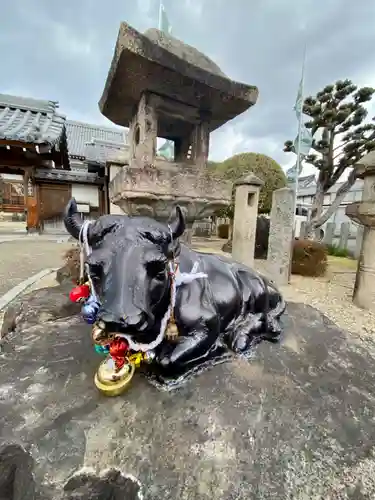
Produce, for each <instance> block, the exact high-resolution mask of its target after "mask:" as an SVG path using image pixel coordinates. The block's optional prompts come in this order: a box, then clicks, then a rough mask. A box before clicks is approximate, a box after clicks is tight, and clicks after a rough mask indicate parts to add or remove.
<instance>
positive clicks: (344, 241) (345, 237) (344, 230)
mask: <svg viewBox="0 0 375 500" xmlns="http://www.w3.org/2000/svg"><path fill="white" fill-rule="evenodd" d="M349 236H350V222H343V223H342V224H341V227H340V240H339V248H345V249H346V248H347V247H348V241H349Z"/></svg>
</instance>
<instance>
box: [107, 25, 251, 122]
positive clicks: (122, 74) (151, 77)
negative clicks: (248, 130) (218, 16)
mask: <svg viewBox="0 0 375 500" xmlns="http://www.w3.org/2000/svg"><path fill="white" fill-rule="evenodd" d="M154 34H155V33H154ZM154 34H153V33H151V34H150V33H149V36H147V34H141V33H139V32H138V31H137V30H135V29H134V28H132V27H131V26H129V25H128V24H127V23H125V22H122V23H121V25H120V29H119V33H118V37H117V41H116V46H115V50H114V54H113V59H112V63H111V67H110V70H109V73H108V77H107V81H106V84H105V87H104V90H103V94H102V97H101V99H100V101H99V108H100V111H101V112H102V113H103V115H104V116H106V117H107V118H108V119H109V120H111V121H112V122H114V123H116V124H117V125H121V126H125V127H127V126H129V123H130V120H131V118H132V116H133V113H134V106H135V105H136V104H137V103H138V102H139V100H140V98H141V95H142V93H144V92H145V91H148V92H152V93H155V94H158V95H161V96H169V97H170V98H171V99H174V100H176V101H179V102H182V103H184V104H187V105H189V106H192V107H194V108H198V109H201V110H202V112H203V111H204V112H205V113H207V112H208V113H209V115H210V120H209V123H210V126H209V131H213V130H215V129H216V128H218V127H220V126H221V125H223V124H224V123H225V122H227V121H228V120H230V119H232V118H234V117H235V116H237V115H239V114H241V113H243V112H244V111H246V110H247V109H248V108H249V107H251V106H253V105H254V104H255V103H256V101H257V98H258V89H257V88H256V87H254V86H251V85H246V84H244V83H238V82H235V81H233V80H230V79H229V78H227V77H226V76H225V75H223V74H221V72H219V70H218V68H217V66H216V65H214V63H212V61H211V64H208V62H207V61H208V58H207V57H206V56H204V54H201V53H200V52H199V51H197V50H196V49H194V48H193V47H190V46H187V45H186V44H184V43H183V42H181V41H179V40H177V39H175V38H173V37H170V38H171V41H170V43H169V44H168V43H167V44H166V43H164V42H160V43H159V42H158V39H159V36H156V37H155V36H154ZM166 36H167V35H165V34H162V33H160V37H163V40H165V38H166ZM194 51H195V52H194ZM186 54H187V55H186ZM197 54H199V57H198V55H197Z"/></svg>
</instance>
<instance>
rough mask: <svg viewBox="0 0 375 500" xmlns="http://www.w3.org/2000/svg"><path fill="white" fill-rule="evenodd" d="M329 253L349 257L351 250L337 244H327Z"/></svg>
mask: <svg viewBox="0 0 375 500" xmlns="http://www.w3.org/2000/svg"><path fill="white" fill-rule="evenodd" d="M327 251H328V255H333V256H334V257H349V256H350V252H349V250H348V249H347V248H340V247H339V246H336V245H327Z"/></svg>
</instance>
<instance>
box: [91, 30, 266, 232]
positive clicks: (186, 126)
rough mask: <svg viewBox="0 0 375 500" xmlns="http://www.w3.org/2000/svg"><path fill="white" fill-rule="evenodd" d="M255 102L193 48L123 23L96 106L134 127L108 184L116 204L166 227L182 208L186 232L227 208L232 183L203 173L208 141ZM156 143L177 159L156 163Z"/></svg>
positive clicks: (247, 89) (252, 92)
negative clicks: (162, 142) (125, 157)
mask: <svg viewBox="0 0 375 500" xmlns="http://www.w3.org/2000/svg"><path fill="white" fill-rule="evenodd" d="M257 97H258V90H257V88H256V87H254V86H249V85H245V84H242V83H237V82H234V81H232V80H230V79H229V78H228V77H227V76H226V75H225V74H224V73H223V72H222V71H221V70H220V68H218V66H217V65H216V64H215V63H213V62H212V61H211V60H210V59H209V58H208V57H206V56H205V55H204V54H202V53H201V52H199V51H198V50H196V49H195V48H193V47H191V46H189V45H186V44H184V43H183V42H181V41H179V40H177V39H175V38H173V37H171V36H170V35H166V34H164V33H162V32H161V31H159V30H156V29H150V30H147V31H146V32H145V33H144V34H141V33H139V32H138V31H136V30H135V29H133V28H132V27H131V26H129V25H128V24H126V23H121V26H120V30H119V34H118V38H117V42H116V47H115V52H114V56H113V59H112V63H111V67H110V70H109V73H108V77H107V81H106V84H105V88H104V91H103V95H102V97H101V99H100V102H99V107H100V110H101V112H102V113H103V115H104V116H106V117H107V118H108V119H110V120H111V121H112V122H114V123H116V124H117V125H121V126H125V127H126V126H129V146H130V150H129V165H124V166H123V167H122V168H121V169H120V171H119V172H118V173H117V175H116V176H115V177H114V178H113V180H112V181H111V182H110V185H109V192H110V200H111V202H112V203H114V204H116V205H118V206H119V207H120V208H121V209H122V210H123V211H124V212H125V213H127V214H130V215H149V216H152V217H154V218H156V219H158V220H161V221H163V220H164V221H165V220H166V219H167V218H168V216H169V214H170V213H171V209H172V207H173V205H175V204H179V205H180V206H181V207H182V209H183V210H184V212H185V216H186V218H187V222H188V227H189V225H190V227H191V225H192V223H193V222H194V220H196V219H202V218H205V217H207V216H209V215H211V214H212V213H213V212H214V211H216V210H218V209H220V208H222V207H225V206H227V205H229V203H230V201H231V190H232V186H231V184H230V183H228V182H227V181H223V180H220V179H218V178H215V176H213V175H212V174H211V173H210V174H208V172H207V169H206V163H207V158H208V151H209V135H210V132H212V131H214V130H216V129H217V128H218V127H220V126H221V125H223V124H225V123H226V122H227V121H228V120H231V119H232V118H234V117H236V116H237V115H239V114H241V113H243V112H244V111H246V110H247V109H248V108H249V107H251V106H253V105H254V104H255V103H256V100H257ZM157 137H161V138H165V139H167V140H170V141H173V143H174V160H172V161H169V160H165V159H162V158H159V157H156V147H157Z"/></svg>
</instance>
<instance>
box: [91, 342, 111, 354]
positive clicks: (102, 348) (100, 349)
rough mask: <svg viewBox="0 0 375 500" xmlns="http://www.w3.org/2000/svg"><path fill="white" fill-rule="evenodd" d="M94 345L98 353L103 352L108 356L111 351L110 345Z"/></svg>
mask: <svg viewBox="0 0 375 500" xmlns="http://www.w3.org/2000/svg"><path fill="white" fill-rule="evenodd" d="M94 347H95V352H96V353H97V354H102V355H103V356H106V355H107V354H108V353H109V347H108V346H104V345H98V344H95V346H94Z"/></svg>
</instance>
